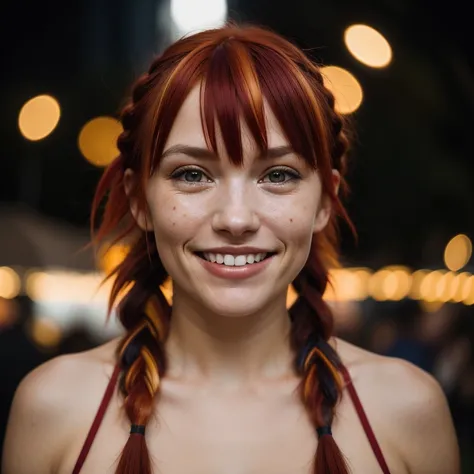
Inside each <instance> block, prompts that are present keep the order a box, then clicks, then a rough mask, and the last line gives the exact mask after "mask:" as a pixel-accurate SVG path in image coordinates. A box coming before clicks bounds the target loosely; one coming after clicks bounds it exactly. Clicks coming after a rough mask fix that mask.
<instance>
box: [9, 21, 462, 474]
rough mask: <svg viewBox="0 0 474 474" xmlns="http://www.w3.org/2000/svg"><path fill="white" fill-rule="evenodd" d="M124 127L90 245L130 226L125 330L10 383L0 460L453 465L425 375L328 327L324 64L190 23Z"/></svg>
mask: <svg viewBox="0 0 474 474" xmlns="http://www.w3.org/2000/svg"><path fill="white" fill-rule="evenodd" d="M122 123H123V127H124V132H123V133H122V135H121V136H120V138H119V141H118V147H119V150H120V156H119V157H118V158H117V159H116V160H115V161H114V162H113V163H112V164H111V165H110V167H109V168H108V169H107V170H106V171H105V174H104V176H103V177H102V180H101V181H100V183H99V186H98V189H97V194H96V198H95V201H94V211H93V217H92V219H93V222H94V215H95V212H96V211H97V209H98V206H99V204H100V203H101V202H102V199H103V198H105V197H106V196H107V199H108V201H107V205H106V208H105V211H104V216H103V220H102V224H101V227H100V228H99V230H98V233H97V235H96V241H97V242H98V241H102V240H103V239H108V238H110V236H113V235H115V236H116V233H117V229H119V228H120V226H121V225H122V224H123V222H124V221H125V222H127V223H128V225H127V227H126V229H125V231H124V232H122V234H121V235H120V236H119V238H121V239H122V238H123V239H125V238H130V235H137V237H136V240H134V241H133V243H132V244H131V249H130V251H129V253H128V254H127V256H126V258H125V260H124V261H123V263H121V264H120V265H119V266H118V267H117V268H116V270H115V271H114V272H113V276H114V278H115V280H114V288H113V290H112V294H111V299H110V304H111V307H113V306H116V305H117V312H118V315H119V318H120V321H121V323H122V324H123V326H124V328H125V330H126V334H125V336H123V337H121V338H120V339H114V340H113V341H111V342H109V343H107V344H104V345H101V346H99V347H97V348H95V349H93V350H91V351H85V352H81V353H79V354H75V355H67V356H62V357H60V358H56V359H55V360H53V361H52V362H50V363H47V364H45V365H43V366H42V367H40V368H39V369H37V370H35V371H34V372H32V373H31V374H30V375H28V376H27V377H26V378H25V379H24V380H23V382H22V383H21V385H20V387H19V388H18V390H17V393H16V396H15V400H14V403H13V406H12V410H11V416H10V422H9V426H8V433H7V439H6V442H5V447H4V452H5V457H4V464H3V474H26V473H28V474H30V473H32V472H35V473H37V474H41V473H49V472H55V473H60V474H62V473H70V472H73V473H74V474H77V473H78V472H87V473H101V474H103V473H113V472H114V473H118V474H125V473H127V474H139V473H140V474H146V473H151V472H161V473H163V474H182V473H194V472H206V473H208V474H212V473H216V474H217V473H219V474H221V473H222V472H227V471H229V470H236V471H238V472H243V473H256V472H258V473H259V474H263V473H271V474H277V473H282V474H283V473H292V474H297V473H301V474H303V473H305V474H306V473H310V472H311V473H314V474H327V473H331V474H345V473H348V472H353V473H368V472H370V473H372V472H373V473H375V472H384V473H389V472H392V473H408V472H410V473H412V474H416V473H428V472H429V473H430V474H437V473H439V474H455V473H458V472H459V459H458V457H459V454H458V448H457V442H456V438H455V433H454V428H453V424H452V420H451V417H450V414H449V410H448V407H447V404H446V400H445V397H444V395H443V393H442V391H441V389H440V387H439V385H438V383H437V382H436V381H435V380H434V379H433V378H432V377H431V376H429V375H428V374H427V373H425V372H424V371H422V370H420V369H418V368H417V367H415V366H414V365H412V364H409V363H407V362H405V361H402V360H401V359H394V358H386V357H382V356H379V355H376V354H374V353H371V352H368V351H365V350H362V349H360V348H358V347H356V346H355V345H352V344H349V343H347V342H345V341H343V340H342V339H340V338H336V337H334V336H333V318H332V314H331V312H330V309H329V306H328V305H327V304H326V302H325V301H324V300H323V293H324V291H325V288H326V285H327V281H328V268H329V267H330V266H332V265H335V264H336V247H337V239H336V236H337V233H336V218H337V217H338V216H340V217H342V218H343V219H345V220H346V221H347V222H350V221H349V218H348V217H347V214H346V212H345V210H344V208H343V206H342V204H341V201H340V199H339V197H338V190H339V188H341V190H344V189H345V179H344V176H345V170H346V152H347V148H348V135H347V133H346V128H345V123H344V120H343V118H342V117H341V116H340V115H339V114H338V113H337V112H336V111H335V109H334V97H333V96H332V94H331V93H330V92H329V91H328V90H327V89H326V88H325V87H324V84H323V79H322V76H321V72H320V69H319V67H318V66H317V65H316V64H315V63H313V62H312V61H311V60H310V59H309V58H308V57H307V56H306V55H305V54H304V53H303V52H302V51H301V50H299V49H298V48H297V47H296V46H294V45H292V44H291V43H289V42H288V41H286V40H285V39H283V38H282V37H280V36H278V35H277V34H275V33H273V32H270V31H267V30H264V29H261V28H257V27H238V26H235V25H230V26H228V27H224V28H221V29H216V30H208V31H204V32H200V33H197V34H195V35H191V36H188V37H185V38H183V39H181V40H179V41H177V42H176V43H175V44H173V45H171V46H170V47H169V48H167V49H166V50H165V51H164V52H163V54H162V55H161V56H159V57H158V58H157V59H156V60H155V61H154V62H153V63H152V65H151V67H150V69H149V72H148V73H147V74H145V75H143V77H141V78H140V79H139V80H138V81H137V83H136V84H135V86H134V89H133V92H132V99H131V101H130V103H129V104H128V105H126V106H125V108H124V110H123V112H122ZM168 278H171V280H172V282H173V304H172V306H170V305H169V303H168V301H167V299H166V298H165V297H164V295H163V293H162V291H161V289H160V286H161V285H162V284H163V283H164V282H165V281H167V279H168ZM290 283H292V284H293V285H294V287H295V288H296V290H297V291H298V293H299V297H298V299H297V300H296V302H295V303H294V305H293V306H292V307H291V308H290V309H289V310H288V309H287V307H286V296H287V288H288V285H289V284H290ZM119 297H120V298H119ZM118 301H119V302H118ZM100 399H102V403H101V404H100V408H99V410H97V406H98V403H99V401H100ZM94 416H95V418H94ZM369 420H370V422H369Z"/></svg>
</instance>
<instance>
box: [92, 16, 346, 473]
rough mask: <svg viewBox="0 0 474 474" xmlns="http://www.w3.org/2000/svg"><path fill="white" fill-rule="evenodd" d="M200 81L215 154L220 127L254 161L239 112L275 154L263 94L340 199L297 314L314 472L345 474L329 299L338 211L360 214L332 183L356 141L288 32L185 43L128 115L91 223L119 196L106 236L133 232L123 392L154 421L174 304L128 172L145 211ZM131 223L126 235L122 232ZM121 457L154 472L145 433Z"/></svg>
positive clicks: (124, 464) (317, 246) (133, 467)
mask: <svg viewBox="0 0 474 474" xmlns="http://www.w3.org/2000/svg"><path fill="white" fill-rule="evenodd" d="M196 84H201V104H202V107H201V119H202V126H203V131H204V134H205V137H206V141H207V144H208V147H209V148H210V149H212V150H213V151H214V152H216V148H217V144H216V122H217V124H218V125H219V127H220V130H221V131H222V137H223V141H224V145H225V147H226V151H227V153H228V155H229V158H230V160H231V161H232V163H234V164H235V165H241V164H242V162H243V156H242V143H241V133H240V119H241V118H243V119H244V120H245V122H246V124H247V125H248V128H249V130H250V132H251V134H252V136H253V139H254V140H255V143H256V145H257V146H258V147H259V149H260V151H262V152H265V151H266V149H267V132H266V127H265V115H264V100H266V102H267V103H268V105H269V106H270V108H271V109H272V111H273V113H274V114H275V116H276V118H277V120H278V121H279V123H280V125H281V127H282V130H283V131H284V133H285V134H286V137H287V139H288V141H289V143H290V144H291V146H292V148H293V149H294V150H295V152H296V153H297V154H298V155H299V156H301V157H302V158H303V159H304V160H305V161H306V162H307V163H308V164H309V165H310V166H311V167H312V168H313V169H314V170H318V173H319V175H320V178H321V182H322V187H323V193H324V195H325V196H326V197H327V198H329V199H330V200H331V204H332V216H331V218H330V221H329V224H328V225H327V226H326V228H325V229H324V230H323V231H322V232H320V233H318V234H317V235H315V236H314V237H313V242H312V245H311V250H310V254H309V257H308V260H307V262H306V264H305V266H304V268H303V269H302V270H301V272H300V274H299V275H298V276H297V278H296V279H295V281H294V282H293V286H294V287H295V289H296V290H297V291H298V293H299V297H298V299H297V301H296V302H295V304H294V305H293V306H292V308H291V309H290V317H291V320H292V333H291V344H292V348H293V350H294V352H295V370H296V371H297V373H298V374H299V375H300V376H301V384H300V393H301V400H302V402H303V403H304V405H305V407H306V408H307V412H308V416H309V417H310V419H311V421H312V422H313V424H314V426H315V429H317V431H318V435H319V441H318V447H317V450H316V454H315V462H314V468H313V472H314V474H325V473H328V472H330V473H331V474H336V473H337V474H346V473H348V468H347V466H346V464H345V459H344V457H343V455H342V453H341V452H340V450H339V449H338V447H337V445H336V443H335V440H334V439H333V437H332V436H331V435H330V427H331V424H332V420H333V417H334V410H335V406H336V404H337V402H338V401H339V399H340V396H341V390H342V388H341V387H342V384H341V376H340V373H339V367H340V365H341V362H340V359H339V357H338V355H337V353H336V352H335V351H334V350H333V349H332V347H331V346H330V345H329V344H328V342H327V341H328V340H329V338H330V336H331V335H332V331H333V317H332V314H331V311H330V309H329V307H328V306H327V304H326V303H325V301H324V300H323V294H324V291H325V289H326V286H327V284H328V269H329V267H330V266H332V265H334V264H335V263H336V262H337V258H336V257H337V248H336V247H337V227H336V218H337V216H340V217H342V218H343V219H345V220H346V221H347V222H348V223H349V224H350V221H349V218H348V216H347V214H346V212H345V210H344V208H343V206H342V204H341V202H340V200H339V198H338V196H337V194H336V190H335V189H334V186H333V176H332V170H333V169H337V170H338V171H339V172H340V174H341V177H342V182H341V187H342V190H343V191H344V190H345V188H346V184H345V181H344V175H345V170H346V164H345V163H346V151H347V148H348V140H347V136H346V132H345V126H344V122H343V119H342V117H341V116H340V115H338V114H337V113H336V112H335V110H334V97H333V95H332V94H331V93H330V92H329V91H328V90H327V89H326V88H325V87H324V84H323V80H322V76H321V73H320V70H319V67H318V66H317V65H316V64H315V63H314V62H313V61H311V60H310V59H309V58H308V57H307V56H306V55H305V54H304V53H303V52H302V51H301V50H300V49H298V48H297V47H296V46H294V45H293V44H291V43H290V42H288V41H287V40H285V39H283V38H282V37H280V36H279V35H277V34H275V33H273V32H271V31H268V30H265V29H262V28H259V27H253V26H246V27H239V26H235V25H229V26H226V27H224V28H220V29H214V30H208V31H204V32H201V33H197V34H195V35H192V36H188V37H185V38H182V39H180V40H179V41H177V42H176V43H174V44H172V45H171V46H170V47H168V48H167V49H166V50H165V51H164V52H163V53H162V54H161V55H160V56H159V57H157V58H156V59H155V60H154V62H153V63H152V65H151V67H150V69H149V71H148V73H146V74H144V75H143V76H142V77H141V78H139V79H138V80H137V82H136V83H135V85H134V87H133V92H132V97H131V100H130V102H129V103H128V104H127V105H126V106H125V107H124V109H123V111H122V114H121V120H122V123H123V127H124V132H123V133H122V134H121V136H120V137H119V140H118V148H119V150H120V156H119V157H118V158H117V159H116V160H115V161H114V162H113V163H112V164H111V165H110V166H109V167H108V168H107V170H106V171H105V173H104V175H103V177H102V179H101V180H100V182H99V185H98V187H97V192H96V195H95V198H94V203H93V209H92V227H94V222H95V216H96V214H97V210H98V207H99V205H100V203H101V202H102V200H103V199H104V198H105V197H106V196H108V199H107V203H106V206H105V210H104V214H103V219H102V222H101V225H100V228H99V229H98V232H97V234H96V235H95V240H96V241H101V240H103V239H109V238H110V236H114V242H115V241H117V240H119V239H122V238H124V237H127V236H134V240H133V244H132V245H131V250H130V252H129V253H128V255H127V256H126V258H125V259H124V261H123V262H122V263H121V264H120V265H119V266H118V267H117V268H116V269H115V270H114V271H113V272H112V274H111V275H110V276H114V277H115V280H114V285H113V289H112V292H111V296H110V306H109V308H112V307H113V306H114V304H115V303H116V301H117V298H118V296H119V294H121V293H122V292H124V291H125V290H128V291H127V293H126V295H125V296H124V297H123V299H121V301H120V303H119V305H118V308H117V310H118V316H119V318H120V321H121V322H122V324H123V326H124V327H125V329H126V331H127V333H126V335H125V336H124V337H123V339H122V342H121V344H120V346H119V349H118V352H117V358H118V362H119V363H120V364H121V367H122V378H121V383H120V390H121V392H122V394H123V396H124V409H125V411H126V413H127V416H128V417H129V419H130V422H131V424H132V425H142V426H144V425H146V424H147V422H148V420H149V419H150V417H151V415H152V408H153V402H154V399H155V397H156V396H157V395H158V394H159V390H160V380H161V379H162V378H163V377H164V376H165V373H166V366H167V364H166V354H165V351H164V341H165V339H166V335H167V331H168V327H169V320H170V317H171V308H170V306H169V305H168V303H167V300H166V299H165V297H164V296H163V294H162V292H161V290H160V285H162V284H163V283H164V281H165V280H166V279H167V278H168V273H167V271H166V269H165V268H164V267H163V265H162V263H161V260H160V258H159V255H158V251H157V249H156V246H155V244H154V239H153V238H152V237H151V236H149V235H147V233H146V232H144V231H141V230H140V229H139V228H138V226H137V224H136V223H135V221H134V220H133V219H132V218H131V216H130V211H129V201H128V198H127V196H126V194H125V190H124V185H123V177H124V172H125V170H126V169H128V168H130V169H132V170H134V171H135V172H136V173H137V175H138V176H139V177H140V180H139V181H140V182H139V184H138V186H137V187H136V189H135V191H134V192H135V196H136V197H137V198H138V202H139V205H140V206H142V208H143V209H145V208H146V201H145V196H144V192H143V190H144V189H145V185H146V183H147V180H148V179H149V177H150V175H151V174H152V173H153V170H154V169H155V168H156V166H157V164H158V163H159V160H160V156H161V155H162V153H163V149H164V146H165V142H166V139H167V137H168V135H169V133H170V130H171V128H172V126H173V123H174V120H175V118H176V115H177V114H178V111H179V110H180V108H181V106H182V104H183V102H184V100H185V98H186V97H187V95H188V94H189V92H190V90H191V89H192V88H193V86H195V85H196ZM118 229H121V231H120V232H118V233H117V230H118ZM132 431H134V432H133V433H131V434H130V437H129V440H128V442H127V443H126V445H125V448H124V450H123V452H122V455H121V458H120V461H119V464H118V467H117V471H116V473H117V474H144V473H145V474H146V473H151V463H150V459H149V456H148V450H147V448H146V438H145V436H143V434H140V433H139V432H138V433H137V432H135V431H136V430H135V429H134V430H132Z"/></svg>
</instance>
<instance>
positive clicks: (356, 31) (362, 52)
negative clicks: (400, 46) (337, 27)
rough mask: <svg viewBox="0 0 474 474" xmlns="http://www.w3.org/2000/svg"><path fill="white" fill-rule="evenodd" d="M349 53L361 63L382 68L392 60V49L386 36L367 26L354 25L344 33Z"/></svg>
mask: <svg viewBox="0 0 474 474" xmlns="http://www.w3.org/2000/svg"><path fill="white" fill-rule="evenodd" d="M344 42H345V43H346V46H347V49H348V50H349V52H350V53H351V54H352V55H353V56H354V57H355V58H356V59H357V60H358V61H360V62H361V63H363V64H365V65H367V66H370V67H374V68H382V67H385V66H387V65H388V64H389V63H390V61H391V60H392V48H391V47H390V44H389V42H388V41H387V40H386V39H385V38H384V36H383V35H382V34H381V33H379V32H378V31H377V30H376V29H374V28H372V27H370V26H367V25H352V26H350V27H349V28H347V29H346V31H345V33H344Z"/></svg>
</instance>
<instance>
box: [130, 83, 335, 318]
mask: <svg viewBox="0 0 474 474" xmlns="http://www.w3.org/2000/svg"><path fill="white" fill-rule="evenodd" d="M266 121H267V134H268V142H269V156H267V157H260V158H259V157H257V154H258V151H257V148H256V146H255V144H254V143H253V140H252V139H251V138H250V134H249V132H248V129H247V127H246V126H245V125H244V124H243V123H242V145H243V156H244V166H243V167H237V166H235V165H233V164H232V163H231V162H230V161H229V159H228V157H227V155H226V152H225V148H224V146H223V142H222V139H221V137H220V136H219V132H218V134H217V139H218V156H213V154H212V152H210V151H209V150H208V149H207V147H206V142H205V139H204V135H203V131H202V127H201V119H200V105H199V87H198V86H197V87H195V88H194V89H193V90H192V91H191V93H190V95H189V96H188V97H187V99H186V101H185V102H184V104H183V106H182V108H181V110H180V112H179V114H178V116H177V117H176V120H175V123H174V125H173V128H172V130H171V133H170V135H169V137H168V140H167V142H166V145H165V147H164V153H163V158H162V159H161V161H160V164H159V166H158V167H157V169H156V171H155V173H154V175H153V176H152V178H151V179H150V181H149V183H148V186H147V189H146V196H147V202H148V208H149V214H148V215H147V217H146V219H145V217H144V215H142V214H137V212H135V217H136V218H137V221H138V223H139V225H140V226H141V227H142V228H147V229H148V230H153V231H154V233H155V239H156V245H157V248H158V252H159V255H160V257H161V259H162V262H163V265H164V267H165V268H166V270H167V271H168V273H169V275H170V276H171V278H172V280H173V290H174V294H175V298H178V297H180V298H183V297H186V298H189V299H190V301H192V302H193V303H194V304H196V303H197V304H198V305H201V306H203V307H205V308H206V309H207V310H209V311H212V312H213V313H216V314H220V315H223V316H229V317H237V316H245V315H249V314H253V313H256V312H258V311H261V310H262V309H264V308H265V306H266V305H267V306H268V305H269V304H272V302H274V301H276V300H277V299H280V300H281V301H284V300H285V296H286V291H287V288H288V285H289V284H290V283H291V282H292V281H293V279H294V278H295V277H296V276H297V274H298V273H299V272H300V270H301V269H302V267H303V266H304V264H305V262H306V259H307V257H308V253H309V249H310V244H311V240H312V237H313V233H314V232H317V231H320V230H321V229H322V228H323V227H324V226H325V225H326V223H327V221H328V218H329V214H330V209H329V206H328V205H327V204H325V203H326V201H328V200H326V199H324V200H322V195H321V181H320V178H319V176H318V174H317V172H315V171H314V170H311V169H310V168H309V167H308V166H307V165H306V164H305V162H304V161H303V160H302V159H300V158H299V157H298V156H297V155H295V154H294V153H293V152H292V150H291V148H290V147H289V143H288V141H287V140H286V139H285V137H284V135H283V133H282V131H281V128H280V126H279V124H278V122H277V121H276V118H275V117H274V115H273V113H272V112H271V110H270V109H269V107H266ZM337 181H338V176H337V173H335V174H334V182H335V185H336V186H337ZM132 209H133V206H132ZM146 226H148V227H146ZM262 258H263V259H262Z"/></svg>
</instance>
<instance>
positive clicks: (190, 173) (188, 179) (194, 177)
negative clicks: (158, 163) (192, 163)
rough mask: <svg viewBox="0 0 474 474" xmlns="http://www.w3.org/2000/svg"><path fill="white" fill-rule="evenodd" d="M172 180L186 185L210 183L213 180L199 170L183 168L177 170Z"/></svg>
mask: <svg viewBox="0 0 474 474" xmlns="http://www.w3.org/2000/svg"><path fill="white" fill-rule="evenodd" d="M171 178H172V179H174V180H176V181H184V182H185V183H190V184H193V183H210V182H211V180H210V179H209V177H208V176H207V175H206V174H205V173H204V171H202V170H200V169H197V168H181V169H178V170H176V171H175V172H174V173H173V174H172V175H171Z"/></svg>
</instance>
